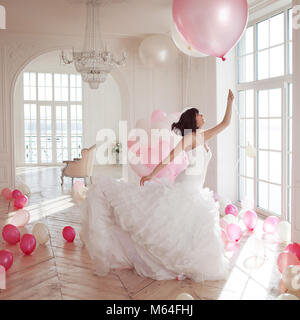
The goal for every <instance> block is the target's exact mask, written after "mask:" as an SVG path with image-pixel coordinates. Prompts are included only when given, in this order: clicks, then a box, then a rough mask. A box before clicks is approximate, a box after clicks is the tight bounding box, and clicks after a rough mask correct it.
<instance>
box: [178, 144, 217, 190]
mask: <svg viewBox="0 0 300 320" xmlns="http://www.w3.org/2000/svg"><path fill="white" fill-rule="evenodd" d="M186 155H187V157H188V162H189V165H188V166H187V168H186V169H185V170H184V171H183V172H181V173H180V174H179V175H178V176H177V178H176V180H175V183H181V182H189V183H196V184H197V186H199V187H203V184H204V181H205V177H206V172H207V167H208V164H209V161H210V159H211V157H212V153H211V150H210V148H209V147H208V150H206V149H205V146H204V145H203V144H201V145H199V146H197V147H196V148H194V149H192V150H189V151H187V152H186Z"/></svg>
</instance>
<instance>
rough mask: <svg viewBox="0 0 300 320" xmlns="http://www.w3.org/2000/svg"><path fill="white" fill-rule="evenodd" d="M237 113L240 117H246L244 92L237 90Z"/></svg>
mask: <svg viewBox="0 0 300 320" xmlns="http://www.w3.org/2000/svg"><path fill="white" fill-rule="evenodd" d="M239 114H240V118H245V117H246V93H245V91H239Z"/></svg>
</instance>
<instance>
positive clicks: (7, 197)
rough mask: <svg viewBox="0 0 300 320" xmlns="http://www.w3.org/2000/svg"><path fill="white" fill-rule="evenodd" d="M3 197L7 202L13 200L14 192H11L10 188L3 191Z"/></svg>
mask: <svg viewBox="0 0 300 320" xmlns="http://www.w3.org/2000/svg"><path fill="white" fill-rule="evenodd" d="M1 195H2V197H3V198H4V199H5V200H11V199H12V198H13V197H12V192H11V190H10V189H9V188H4V189H2V191H1Z"/></svg>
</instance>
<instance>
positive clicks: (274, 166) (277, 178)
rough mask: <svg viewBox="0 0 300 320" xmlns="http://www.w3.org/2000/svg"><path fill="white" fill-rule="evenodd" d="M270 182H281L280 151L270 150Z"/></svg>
mask: <svg viewBox="0 0 300 320" xmlns="http://www.w3.org/2000/svg"><path fill="white" fill-rule="evenodd" d="M269 155H270V177H269V178H270V180H269V181H270V182H274V183H278V184H281V171H282V168H281V152H270V154H269Z"/></svg>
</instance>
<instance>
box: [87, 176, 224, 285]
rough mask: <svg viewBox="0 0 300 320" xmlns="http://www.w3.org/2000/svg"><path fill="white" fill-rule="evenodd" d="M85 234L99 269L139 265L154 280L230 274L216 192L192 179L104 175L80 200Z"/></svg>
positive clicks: (102, 272)
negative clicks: (129, 179)
mask: <svg viewBox="0 0 300 320" xmlns="http://www.w3.org/2000/svg"><path fill="white" fill-rule="evenodd" d="M81 213H82V231H81V236H82V238H83V241H84V242H85V245H86V247H87V250H88V252H89V255H90V256H91V258H92V260H93V261H94V263H95V266H96V272H97V274H99V275H102V276H104V275H106V274H107V273H108V272H109V270H110V269H111V268H135V270H136V272H137V273H138V274H139V275H140V276H144V277H149V278H152V279H156V280H167V279H175V278H176V277H177V276H178V275H183V276H185V277H188V278H190V279H192V280H194V281H196V282H201V281H204V280H219V279H224V278H226V276H227V274H228V271H229V266H228V262H227V260H226V258H225V256H224V245H223V241H222V238H221V231H220V227H219V210H218V204H217V203H216V202H215V201H214V199H213V192H212V191H210V190H209V189H208V188H199V187H197V185H196V184H195V185H193V184H192V183H183V182H181V183H174V184H158V183H154V182H150V183H147V184H146V185H145V186H144V187H140V186H138V185H136V184H133V183H126V182H122V181H120V180H114V179H112V178H109V177H105V176H103V177H101V178H100V179H99V183H97V184H95V185H92V186H91V188H90V189H89V190H88V192H87V198H86V200H85V201H84V202H83V203H82V204H81Z"/></svg>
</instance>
